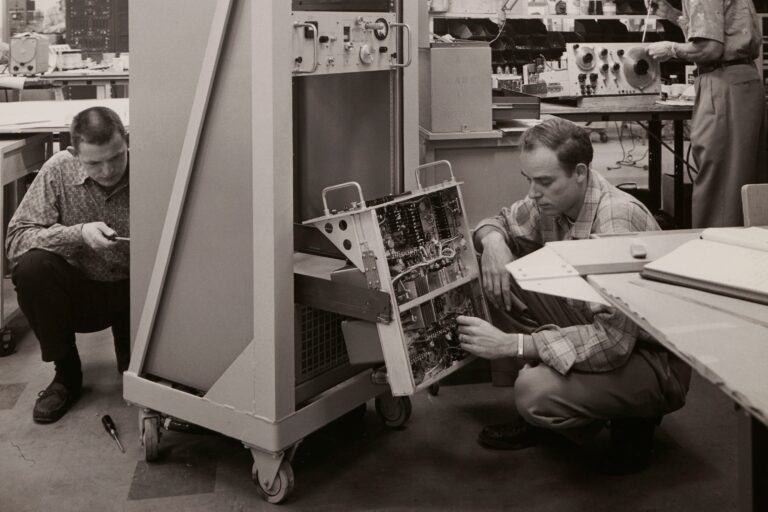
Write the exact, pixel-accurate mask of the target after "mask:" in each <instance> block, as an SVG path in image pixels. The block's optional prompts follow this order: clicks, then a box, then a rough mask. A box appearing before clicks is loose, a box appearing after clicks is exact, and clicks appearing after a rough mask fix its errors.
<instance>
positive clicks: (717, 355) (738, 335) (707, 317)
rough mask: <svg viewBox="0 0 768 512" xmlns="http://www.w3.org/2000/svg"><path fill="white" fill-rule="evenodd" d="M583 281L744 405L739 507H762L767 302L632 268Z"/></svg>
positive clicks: (767, 495) (767, 475)
mask: <svg viewBox="0 0 768 512" xmlns="http://www.w3.org/2000/svg"><path fill="white" fill-rule="evenodd" d="M587 280H588V281H589V282H590V283H591V284H592V286H594V287H595V288H596V289H597V290H598V291H600V292H601V293H602V294H603V295H604V296H605V297H606V298H609V300H611V302H612V303H613V304H614V305H615V306H616V307H618V308H619V309H621V310H622V311H623V312H624V313H625V314H627V315H628V316H629V317H630V318H632V320H634V321H635V322H636V323H637V324H638V325H639V326H641V327H642V328H643V329H645V330H647V331H648V332H650V333H651V334H652V335H653V336H654V337H655V338H656V339H658V340H659V341H660V342H661V343H662V344H663V345H664V346H665V347H667V348H668V349H669V350H671V351H672V352H674V353H675V354H677V355H678V356H679V357H680V358H682V359H683V360H684V361H685V362H686V363H688V364H689V365H690V366H691V367H692V368H693V369H694V370H696V371H697V372H698V373H699V374H701V375H702V376H703V377H704V378H706V379H707V380H709V381H710V382H712V383H713V384H714V385H715V386H717V387H718V388H719V389H720V390H721V391H723V392H724V393H725V394H726V395H728V397H730V398H731V399H732V400H733V401H734V402H735V403H736V404H738V406H740V407H741V408H742V409H743V411H744V412H745V413H746V414H739V416H738V419H739V436H738V437H739V487H740V489H739V491H740V492H739V509H740V510H742V511H752V510H754V511H758V510H759V511H762V510H768V485H766V483H767V482H768V306H765V305H762V304H757V303H755V302H749V301H745V300H740V299H735V298H731V297H725V296H722V295H717V294H714V293H709V292H705V291H701V290H695V289H692V288H686V287H683V286H676V285H671V284H666V283H659V282H655V281H649V280H647V279H642V278H640V275H639V274H637V273H625V274H603V275H592V276H589V277H588V278H587Z"/></svg>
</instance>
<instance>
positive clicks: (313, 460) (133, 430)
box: [0, 328, 737, 512]
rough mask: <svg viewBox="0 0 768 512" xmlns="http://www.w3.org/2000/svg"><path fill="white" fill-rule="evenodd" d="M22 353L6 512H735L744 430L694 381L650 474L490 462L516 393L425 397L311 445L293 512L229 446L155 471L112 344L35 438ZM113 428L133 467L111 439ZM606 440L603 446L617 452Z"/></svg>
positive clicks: (1, 383)
mask: <svg viewBox="0 0 768 512" xmlns="http://www.w3.org/2000/svg"><path fill="white" fill-rule="evenodd" d="M17 339H18V342H19V347H18V352H17V353H15V354H13V355H11V356H9V357H6V358H2V359H0V475H1V476H2V477H1V478H0V510H2V511H3V512H27V511H55V512H59V511H61V512H66V511H89V510H100V511H118V510H119V511H155V510H157V511H160V510H162V511H164V512H173V511H176V510H179V511H239V510H278V509H280V510H284V511H298V510H312V511H326V510H327V511H336V510H382V511H384V510H389V511H394V510H397V511H404V510H433V511H447V510H455V511H464V510H483V511H486V510H487V511H491V510H499V511H501V510H505V511H514V510H536V511H538V512H547V511H553V512H554V511H557V512H561V511H582V510H589V511H606V512H615V511H617V510H621V511H638V512H639V511H643V512H650V511H667V510H670V511H678V512H684V511H695V512H704V511H718V512H726V511H730V510H735V508H736V499H737V494H736V493H737V484H736V442H735V436H736V425H735V416H734V413H733V412H732V406H731V404H730V403H729V401H728V400H727V399H726V398H725V397H724V395H722V394H721V393H720V392H718V391H717V390H716V389H715V388H714V387H713V386H712V385H710V384H709V383H707V382H704V381H703V380H701V379H700V378H695V380H694V382H693V386H692V389H691V392H690V395H689V403H688V405H687V406H686V407H685V408H684V409H683V410H681V411H678V412H677V413H675V414H672V415H670V416H668V417H666V418H665V419H664V422H663V423H662V425H661V427H660V429H659V430H658V431H657V432H658V433H657V445H656V451H655V456H654V459H653V464H652V466H651V467H650V468H649V469H648V470H647V471H645V472H644V473H642V474H639V475H635V476H632V477H605V476H600V475H598V474H597V473H595V472H594V471H593V470H592V469H590V465H589V464H588V463H587V462H585V461H587V460H589V459H590V458H591V457H593V454H592V453H583V452H580V451H578V450H576V449H574V448H571V447H569V446H567V445H562V444H560V443H549V444H546V445H543V446H539V447H535V448H531V449H529V450H525V451H519V452H495V451H489V450H485V449H483V448H481V447H480V446H479V445H477V444H476V442H475V438H476V435H477V432H478V430H479V429H480V427H481V426H482V425H483V424H485V423H489V422H498V421H503V420H505V419H506V418H508V417H509V406H508V404H509V400H510V396H511V389H510V388H493V387H491V386H490V385H489V384H471V385H457V386H443V387H442V389H441V390H440V394H439V396H437V397H432V396H429V395H428V394H426V393H421V394H419V395H417V396H415V397H413V416H412V418H411V420H410V421H409V422H408V423H407V425H406V426H405V427H404V428H402V429H399V430H390V429H388V428H386V427H384V426H383V425H381V423H380V422H379V420H378V418H377V416H376V413H375V412H374V411H373V406H372V404H368V411H367V413H366V415H365V417H364V420H363V422H362V423H359V422H358V423H347V424H344V423H342V424H339V425H334V426H332V427H328V428H326V429H324V430H322V431H320V432H318V433H316V434H314V435H312V436H310V437H309V438H307V439H306V440H305V441H304V443H303V444H302V445H301V447H300V448H299V450H298V452H297V455H296V458H295V460H294V464H293V467H294V472H295V476H296V487H295V491H294V493H293V494H292V496H291V498H290V499H289V501H287V502H286V503H284V504H283V505H281V506H279V507H278V506H273V505H269V504H266V503H265V502H263V501H261V499H260V498H259V497H258V495H257V493H256V490H255V487H254V485H253V483H252V481H251V478H250V470H251V458H250V455H249V452H247V451H246V450H245V449H243V448H242V445H241V444H240V443H238V442H237V441H236V440H232V439H228V438H225V437H222V436H220V435H217V434H207V435H192V434H182V433H178V432H167V433H164V435H163V437H162V438H161V443H160V450H161V458H160V460H159V461H158V462H156V463H152V464H147V463H146V462H144V460H143V453H144V452H143V449H142V448H141V447H140V446H139V443H138V433H137V410H136V409H135V408H133V407H130V406H127V405H126V404H125V403H124V401H123V400H122V398H121V380H120V378H119V377H118V375H117V373H116V371H115V366H114V355H113V353H112V341H111V339H110V335H109V332H108V331H104V332H101V333H96V334H90V335H82V336H80V337H79V338H78V346H79V348H80V352H81V357H82V359H83V367H84V374H85V382H84V384H85V390H84V395H83V397H82V398H81V400H80V401H79V402H78V403H77V404H76V405H75V407H74V408H73V409H72V410H71V411H70V412H69V413H68V414H67V415H66V416H65V417H64V418H63V419H62V420H61V421H59V422H58V423H55V424H53V425H47V426H45V425H37V424H35V423H33V422H32V414H31V411H32V406H33V404H34V401H35V398H36V396H37V393H38V391H40V390H41V389H43V388H44V387H45V386H46V385H47V384H48V382H49V380H50V378H51V376H52V368H51V367H50V366H49V365H44V364H42V363H40V361H39V348H38V345H37V342H36V340H35V337H34V335H33V334H32V333H31V332H29V331H28V330H25V329H23V328H21V329H20V330H17ZM103 414H110V415H111V416H112V418H114V420H115V422H116V424H117V427H118V429H119V431H120V435H121V438H122V440H123V441H124V444H125V446H126V449H127V452H126V453H125V454H122V453H121V452H120V451H119V450H118V449H117V447H116V446H115V445H114V443H113V442H112V440H111V438H110V437H109V436H108V435H107V434H106V432H105V431H104V430H103V428H102V425H101V422H100V417H101V416H102V415H103ZM605 442H606V435H605V433H604V434H602V435H601V437H600V438H599V439H598V441H597V444H598V446H599V445H604V444H605Z"/></svg>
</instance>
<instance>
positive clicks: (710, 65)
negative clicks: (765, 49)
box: [696, 57, 754, 75]
mask: <svg viewBox="0 0 768 512" xmlns="http://www.w3.org/2000/svg"><path fill="white" fill-rule="evenodd" d="M738 64H748V65H752V64H754V61H753V60H752V59H750V58H748V57H744V58H743V59H735V60H724V61H722V62H705V63H701V64H697V65H696V71H697V73H698V74H699V75H703V74H704V73H710V72H712V71H714V70H716V69H720V68H726V67H728V66H736V65H738Z"/></svg>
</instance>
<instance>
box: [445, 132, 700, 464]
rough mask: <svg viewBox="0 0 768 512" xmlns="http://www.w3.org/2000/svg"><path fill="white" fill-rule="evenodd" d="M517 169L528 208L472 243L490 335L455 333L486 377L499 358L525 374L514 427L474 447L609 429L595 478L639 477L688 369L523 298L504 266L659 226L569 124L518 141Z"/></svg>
mask: <svg viewBox="0 0 768 512" xmlns="http://www.w3.org/2000/svg"><path fill="white" fill-rule="evenodd" d="M520 161H521V164H522V173H523V175H524V176H525V177H526V178H527V179H528V181H529V182H530V184H531V185H530V189H529V191H528V195H527V197H526V198H525V199H522V200H520V201H517V202H516V203H514V204H513V205H512V206H511V207H509V208H504V209H502V211H501V213H500V214H499V215H498V216H496V217H491V218H489V219H485V220H483V221H481V222H480V224H479V225H478V226H477V229H476V230H475V235H474V243H475V246H476V247H477V249H478V251H481V252H482V277H483V286H484V289H485V294H486V297H487V298H488V300H489V302H490V303H491V317H492V320H493V325H492V324H491V323H488V322H486V321H484V320H482V319H479V318H472V317H463V316H462V317H459V318H458V321H459V324H460V327H459V333H460V334H459V340H460V342H461V343H462V345H461V346H462V348H464V349H465V350H467V351H468V352H471V353H473V354H476V355H478V356H480V357H483V358H486V359H491V360H500V361H492V369H495V368H494V367H496V366H498V365H497V364H495V363H499V362H505V361H506V362H510V360H508V359H502V358H508V357H510V356H511V357H514V358H515V359H516V360H522V361H523V362H526V363H529V364H528V365H527V366H526V367H525V368H523V369H522V370H520V371H519V374H518V375H517V379H516V381H515V405H516V409H517V412H518V413H519V418H518V419H517V421H515V422H512V423H505V424H500V425H490V426H487V427H485V428H484V429H483V430H482V431H481V433H480V436H479V439H478V440H479V442H480V444H482V445H483V446H485V447H488V448H496V449H520V448H525V447H527V446H530V445H532V444H534V443H535V442H536V441H537V440H538V439H539V438H540V434H541V432H542V431H541V430H539V429H537V428H534V427H539V428H540V429H546V430H550V431H552V430H553V431H556V432H558V433H560V434H562V435H564V436H566V437H568V438H570V439H571V440H573V441H575V442H577V443H579V444H583V443H585V442H586V441H588V440H589V439H590V438H591V437H593V436H594V434H596V433H597V432H598V431H599V430H600V429H601V428H602V427H603V426H604V425H605V424H606V422H610V427H611V438H612V441H613V448H614V449H613V450H612V451H611V452H610V453H609V454H607V455H608V456H607V457H605V459H604V461H603V462H604V466H603V469H605V470H606V471H608V472H612V473H630V472H635V471H639V470H641V469H643V468H644V467H645V466H646V465H647V463H648V459H649V455H650V451H651V448H652V443H653V431H654V427H655V425H656V424H657V422H658V421H659V419H660V417H661V416H662V415H664V414H666V413H669V412H672V411H674V410H676V409H679V408H680V407H682V406H683V404H684V402H685V394H686V392H687V388H688V382H689V379H690V369H688V368H687V366H685V365H684V364H683V363H681V362H679V361H677V360H676V359H675V358H674V357H673V356H672V355H671V354H670V353H668V352H667V351H666V350H664V349H663V348H662V347H661V346H660V345H658V344H656V343H655V342H654V340H652V339H651V338H650V337H649V336H647V335H646V334H645V333H641V332H640V331H639V329H638V327H637V326H636V325H635V324H634V323H633V322H632V321H631V320H630V319H629V318H627V317H626V316H625V315H623V314H622V313H621V312H620V311H618V310H616V309H614V308H610V307H606V306H603V305H601V304H593V303H585V302H581V301H576V300H570V299H560V298H556V297H553V296H548V295H540V294H536V293H530V292H526V291H524V290H522V289H521V288H520V287H519V286H518V285H517V283H516V282H515V281H514V279H512V278H511V276H510V274H509V272H508V271H507V270H506V268H505V265H506V264H507V263H509V262H510V261H513V260H514V259H515V258H518V257H521V256H524V255H525V254H528V253H530V252H532V251H534V250H536V249H538V248H540V247H541V246H542V245H543V244H544V243H545V242H551V241H559V240H580V239H586V238H589V237H590V235H591V234H593V233H627V232H634V231H649V230H658V229H659V228H658V224H657V223H656V221H655V220H654V218H653V217H652V216H651V214H650V213H649V212H648V210H647V209H646V208H645V206H643V205H642V204H641V203H639V202H638V201H637V200H636V199H634V198H633V197H631V196H630V195H628V194H626V193H624V192H622V191H620V190H619V189H617V188H615V187H613V186H612V185H610V184H609V183H608V182H607V181H606V180H605V179H604V178H603V177H601V176H600V175H599V174H597V173H596V172H593V171H591V170H590V168H589V165H590V163H591V162H592V144H591V143H590V141H589V136H588V134H587V133H586V131H585V130H584V129H582V128H580V127H578V126H576V125H574V124H573V123H571V122H569V121H565V120H563V119H557V118H555V119H549V120H547V121H545V122H543V123H541V124H539V125H537V126H534V127H532V128H530V129H528V130H527V131H526V132H525V133H524V134H523V137H522V151H521V156H520ZM512 362H515V360H512ZM511 373H513V374H514V373H517V368H515V371H514V372H511ZM513 377H514V375H513ZM494 382H497V379H496V378H494Z"/></svg>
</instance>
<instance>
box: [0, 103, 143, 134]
mask: <svg viewBox="0 0 768 512" xmlns="http://www.w3.org/2000/svg"><path fill="white" fill-rule="evenodd" d="M96 106H104V107H109V108H111V109H112V110H114V111H115V112H117V115H119V116H120V119H122V121H123V124H124V125H125V127H126V128H127V127H128V126H129V125H130V117H129V112H128V98H103V99H95V100H69V101H55V100H49V101H17V102H10V103H0V133H55V132H68V131H69V124H70V123H71V122H72V118H73V117H74V116H75V115H76V114H77V113H78V112H80V111H82V110H85V109H86V108H90V107H96Z"/></svg>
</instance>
